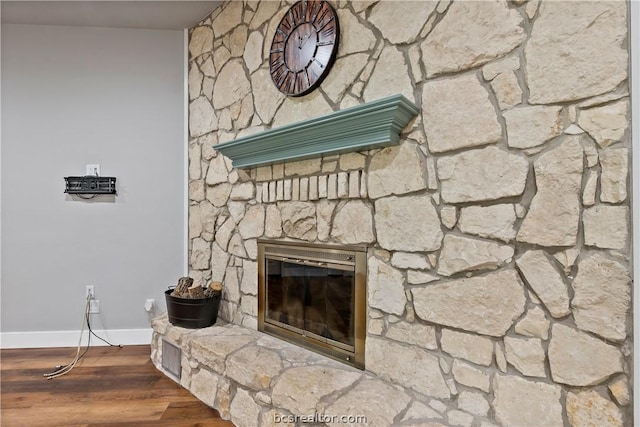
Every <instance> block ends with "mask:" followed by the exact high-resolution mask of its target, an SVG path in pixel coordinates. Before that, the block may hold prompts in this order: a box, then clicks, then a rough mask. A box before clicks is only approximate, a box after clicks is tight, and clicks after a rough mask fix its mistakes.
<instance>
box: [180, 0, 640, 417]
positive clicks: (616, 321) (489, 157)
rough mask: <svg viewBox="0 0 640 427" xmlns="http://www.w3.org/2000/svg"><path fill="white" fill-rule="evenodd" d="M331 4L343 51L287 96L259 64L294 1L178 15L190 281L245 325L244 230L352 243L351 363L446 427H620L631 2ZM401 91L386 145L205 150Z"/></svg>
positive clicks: (627, 313) (249, 239) (253, 280)
mask: <svg viewBox="0 0 640 427" xmlns="http://www.w3.org/2000/svg"><path fill="white" fill-rule="evenodd" d="M332 4H333V5H334V7H335V8H336V10H337V12H338V16H339V20H340V28H341V34H340V36H341V40H340V48H339V53H338V57H337V60H336V63H335V65H334V67H333V69H332V70H331V72H330V74H329V76H328V77H327V79H326V80H325V81H324V83H323V84H322V85H321V87H320V89H319V90H316V91H314V92H312V93H311V94H309V95H307V96H304V97H301V98H286V97H285V96H283V95H281V94H280V93H279V92H278V91H277V90H276V88H275V86H274V85H273V84H272V82H271V79H270V76H269V71H268V70H269V67H268V62H267V60H266V58H267V57H268V50H269V45H270V42H271V38H272V37H273V34H274V31H275V27H276V26H277V24H278V22H279V21H280V19H281V17H282V16H283V14H284V12H285V11H286V10H287V9H288V7H289V6H290V5H291V2H282V3H280V2H277V1H261V2H258V1H244V2H243V1H232V2H227V3H225V4H224V5H223V6H222V7H220V8H218V9H216V10H214V11H213V13H212V14H211V15H210V16H209V17H207V18H206V19H205V20H204V21H202V22H201V23H200V24H199V25H198V26H196V27H194V28H192V29H191V31H190V39H189V100H190V103H189V132H190V137H191V138H190V144H189V199H190V206H189V237H190V253H189V256H190V275H191V276H192V277H194V278H195V279H196V280H200V281H202V282H207V281H208V280H219V281H223V282H224V285H225V293H224V297H223V298H224V300H223V302H222V305H221V313H220V315H221V317H223V318H224V319H226V320H228V321H230V322H233V323H235V324H239V325H243V326H246V327H248V328H251V329H255V328H256V312H257V298H256V293H257V260H256V256H257V239H258V238H269V239H276V240H277V239H281V240H284V239H289V240H293V241H296V240H297V241H305V242H322V243H336V244H341V243H342V244H366V245H368V247H369V248H370V250H369V254H368V332H367V344H366V369H367V371H369V372H371V373H373V374H375V375H377V376H378V377H380V378H382V379H385V380H387V381H391V382H393V383H396V384H399V385H401V386H403V387H406V388H408V389H410V390H412V392H414V393H415V396H418V398H419V396H428V397H434V398H438V399H443V400H445V401H447V402H450V403H449V404H450V405H451V406H453V407H457V408H458V409H459V412H461V413H463V414H466V415H465V416H462V415H461V416H460V417H461V419H462V420H464V422H463V424H465V423H467V424H471V423H472V422H473V423H476V424H477V423H480V422H481V421H479V420H492V421H494V422H496V423H499V424H504V425H528V424H531V423H533V424H536V425H538V424H545V425H563V424H564V425H578V424H581V423H583V422H586V421H587V420H590V421H591V422H595V423H596V424H607V425H622V424H623V423H626V424H629V423H631V414H632V409H631V405H630V401H631V397H630V394H631V389H630V384H631V383H632V377H631V368H632V365H631V364H632V359H631V349H632V342H631V340H632V336H631V316H632V313H631V310H630V306H631V258H630V255H631V248H630V228H631V226H630V197H629V193H630V184H629V179H630V173H629V164H630V148H631V147H630V135H629V133H630V129H629V123H630V111H629V110H630V100H629V91H628V88H629V75H628V66H629V47H628V44H629V40H628V37H629V36H628V29H627V14H628V12H627V4H626V3H625V2H622V1H613V2H601V1H598V2H575V1H571V2H568V1H567V2H564V1H554V2H546V1H536V0H532V1H522V0H519V1H478V2H473V1H464V2H463V1H461V2H450V1H447V0H443V1H439V2H437V1H434V2H428V1H420V2H411V1H403V2H390V1H380V2H377V1H361V2H346V1H334V2H332ZM398 93H400V94H403V95H404V96H405V97H407V98H408V99H410V100H411V101H412V102H415V104H416V105H418V106H419V107H420V108H421V112H420V114H419V115H418V117H417V118H416V119H415V120H414V121H412V122H411V123H410V124H409V126H408V127H407V128H406V129H405V132H404V133H403V135H402V138H401V142H400V144H399V145H398V146H395V147H390V148H386V149H383V150H372V151H367V152H360V153H349V154H343V155H334V156H324V157H321V158H320V157H319V158H314V159H310V160H304V161H297V162H288V163H285V164H276V165H272V166H266V167H258V168H253V169H246V170H238V169H234V168H233V167H232V164H231V162H230V160H229V159H226V158H224V156H222V155H221V154H218V153H217V152H216V150H215V145H216V144H218V143H221V142H226V141H230V140H233V139H235V138H237V137H240V136H245V135H249V134H254V133H257V132H261V131H264V130H266V129H270V128H273V127H278V126H281V125H285V124H289V123H295V122H298V121H301V120H305V119H309V118H313V117H317V116H319V115H322V114H325V113H329V112H332V111H336V110H340V109H343V108H346V107H349V106H353V105H357V104H360V103H364V102H368V101H373V100H376V99H379V98H382V97H384V96H387V95H393V94H398ZM470 420H475V421H470ZM482 422H484V421H482ZM478 425H479V424H478Z"/></svg>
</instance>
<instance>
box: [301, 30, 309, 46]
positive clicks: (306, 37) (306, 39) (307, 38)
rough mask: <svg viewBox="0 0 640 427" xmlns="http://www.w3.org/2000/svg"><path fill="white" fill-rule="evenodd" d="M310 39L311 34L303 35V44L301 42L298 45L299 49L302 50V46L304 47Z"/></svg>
mask: <svg viewBox="0 0 640 427" xmlns="http://www.w3.org/2000/svg"><path fill="white" fill-rule="evenodd" d="M310 37H311V33H307V34H305V36H304V41H303V42H302V44H301V45H300V49H302V46H304V45H305V44H306V43H307V41H308V40H309V38H310Z"/></svg>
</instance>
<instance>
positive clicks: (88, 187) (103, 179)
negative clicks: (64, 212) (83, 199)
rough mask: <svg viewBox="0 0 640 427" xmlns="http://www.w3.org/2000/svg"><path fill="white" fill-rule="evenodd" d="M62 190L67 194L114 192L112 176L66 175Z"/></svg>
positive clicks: (114, 181) (114, 182) (114, 185)
mask: <svg viewBox="0 0 640 427" xmlns="http://www.w3.org/2000/svg"><path fill="white" fill-rule="evenodd" d="M64 182H65V189H64V192H65V193H68V194H116V179H115V177H112V176H93V175H86V176H66V177H65V178H64Z"/></svg>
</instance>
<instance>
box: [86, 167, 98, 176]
mask: <svg viewBox="0 0 640 427" xmlns="http://www.w3.org/2000/svg"><path fill="white" fill-rule="evenodd" d="M85 175H93V176H100V165H95V164H94V165H87V170H86V172H85Z"/></svg>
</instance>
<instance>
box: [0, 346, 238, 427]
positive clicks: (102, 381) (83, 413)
mask: <svg viewBox="0 0 640 427" xmlns="http://www.w3.org/2000/svg"><path fill="white" fill-rule="evenodd" d="M150 352H151V350H150V348H149V346H148V345H144V346H125V347H123V348H118V347H91V348H90V349H89V352H88V353H87V354H86V356H85V357H84V359H83V360H82V361H81V362H79V363H78V364H77V365H76V366H75V367H74V368H73V370H72V371H71V372H70V373H68V374H66V375H64V376H62V377H59V378H55V379H52V380H47V379H45V378H44V377H43V374H44V373H46V372H50V371H52V370H53V369H54V367H55V366H56V365H65V364H67V363H69V362H70V361H71V360H72V359H73V357H74V356H75V353H76V349H75V348H47V349H5V350H0V371H1V372H0V425H1V426H2V427H12V426H18V427H25V426H29V427H37V426H47V427H49V426H65V427H81V426H82V427H114V426H122V427H125V426H127V427H130V426H133V425H135V426H167V427H168V426H171V427H187V426H202V427H223V426H224V427H227V426H233V424H232V423H230V422H229V421H225V420H222V419H221V418H220V415H219V414H218V412H217V411H215V410H214V409H212V408H209V407H208V406H207V405H205V404H204V403H202V402H200V401H199V400H198V399H196V398H195V397H193V395H191V393H189V392H188V391H187V390H186V389H184V388H182V387H181V386H180V385H178V384H176V383H175V382H173V381H171V380H170V379H169V378H167V377H166V376H164V375H163V374H162V373H161V372H159V371H158V370H157V369H156V368H155V367H154V366H153V364H152V363H151V360H150V359H149V354H150Z"/></svg>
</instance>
